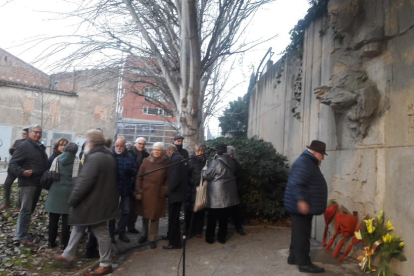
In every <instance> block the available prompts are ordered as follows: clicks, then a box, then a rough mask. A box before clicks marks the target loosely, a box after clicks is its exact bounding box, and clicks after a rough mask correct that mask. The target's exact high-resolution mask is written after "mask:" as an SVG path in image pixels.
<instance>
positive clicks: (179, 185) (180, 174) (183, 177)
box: [168, 151, 188, 204]
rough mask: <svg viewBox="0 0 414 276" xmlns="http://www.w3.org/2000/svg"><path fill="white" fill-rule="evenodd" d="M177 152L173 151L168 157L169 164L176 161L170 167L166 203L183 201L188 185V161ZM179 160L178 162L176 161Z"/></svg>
mask: <svg viewBox="0 0 414 276" xmlns="http://www.w3.org/2000/svg"><path fill="white" fill-rule="evenodd" d="M182 160H184V158H183V156H182V155H181V154H180V153H179V152H178V151H176V152H174V153H173V154H172V155H171V157H170V162H171V164H174V163H177V164H176V165H174V166H172V167H170V181H169V187H168V188H169V191H168V203H169V204H171V203H175V202H184V201H185V195H186V192H187V186H188V161H186V162H180V161H182ZM178 162H180V163H178Z"/></svg>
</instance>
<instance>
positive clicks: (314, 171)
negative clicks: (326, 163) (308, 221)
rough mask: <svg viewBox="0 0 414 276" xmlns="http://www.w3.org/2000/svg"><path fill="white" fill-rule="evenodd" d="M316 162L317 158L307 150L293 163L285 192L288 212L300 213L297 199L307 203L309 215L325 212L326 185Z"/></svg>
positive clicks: (317, 161)
mask: <svg viewBox="0 0 414 276" xmlns="http://www.w3.org/2000/svg"><path fill="white" fill-rule="evenodd" d="M318 164H319V160H318V159H317V158H316V157H315V156H314V155H313V154H312V153H310V152H309V151H307V150H305V151H304V152H303V153H302V154H301V156H299V157H298V159H296V161H295V162H294V163H293V165H292V169H291V171H290V175H289V179H288V183H287V186H286V192H285V209H286V211H287V212H288V213H290V214H296V215H297V214H300V213H299V211H298V207H297V202H298V201H299V200H304V201H306V202H307V203H308V204H309V208H310V212H309V215H320V214H322V213H323V212H325V209H326V204H327V200H328V199H327V197H328V187H327V184H326V181H325V178H324V177H323V175H322V172H321V170H320V168H319V165H318Z"/></svg>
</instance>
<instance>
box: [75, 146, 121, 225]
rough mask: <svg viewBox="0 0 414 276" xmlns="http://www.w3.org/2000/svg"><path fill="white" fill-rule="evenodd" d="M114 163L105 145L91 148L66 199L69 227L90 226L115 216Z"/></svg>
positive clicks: (116, 198)
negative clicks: (68, 206)
mask: <svg viewBox="0 0 414 276" xmlns="http://www.w3.org/2000/svg"><path fill="white" fill-rule="evenodd" d="M116 170H117V167H116V160H115V158H114V156H113V155H112V153H111V151H110V150H109V149H108V148H106V147H105V146H102V145H101V146H95V147H93V148H92V149H91V150H90V152H89V153H88V155H87V156H86V158H85V162H84V164H83V167H82V170H81V172H80V174H79V176H78V178H77V181H75V183H74V185H73V189H72V192H71V195H70V198H69V205H70V206H71V207H70V209H69V224H70V225H77V226H89V225H95V224H99V223H102V222H105V221H109V220H111V219H115V218H116V217H117V215H118V199H119V196H118V191H117V189H116V183H117V181H118V179H117V171H116Z"/></svg>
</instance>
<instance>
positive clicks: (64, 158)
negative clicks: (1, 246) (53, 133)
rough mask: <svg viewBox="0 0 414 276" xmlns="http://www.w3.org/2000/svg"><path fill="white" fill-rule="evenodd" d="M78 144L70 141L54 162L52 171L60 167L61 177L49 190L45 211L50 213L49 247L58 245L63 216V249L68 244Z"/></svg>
mask: <svg viewBox="0 0 414 276" xmlns="http://www.w3.org/2000/svg"><path fill="white" fill-rule="evenodd" d="M77 152H78V146H77V145H76V144H75V143H69V144H67V145H66V147H65V148H64V152H63V153H62V154H61V155H59V156H58V157H57V158H55V160H54V161H53V162H52V165H51V168H50V170H51V171H56V169H58V171H59V175H60V179H59V181H54V182H53V184H52V186H51V187H50V190H49V195H48V197H47V200H46V207H45V211H46V212H48V213H49V247H52V248H53V247H56V237H57V233H58V226H59V218H60V217H61V216H62V239H61V242H60V244H61V249H62V250H63V249H65V248H66V246H67V245H68V241H69V236H70V226H69V225H68V223H67V222H68V214H69V203H68V202H69V196H70V192H71V189H72V181H73V178H76V177H77V176H78V172H79V169H80V160H79V158H78V157H77V156H76V153H77Z"/></svg>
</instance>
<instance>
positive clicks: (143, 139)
mask: <svg viewBox="0 0 414 276" xmlns="http://www.w3.org/2000/svg"><path fill="white" fill-rule="evenodd" d="M139 140H142V141H144V142H145V143H146V142H147V139H145V138H144V137H138V138H137V139H136V140H135V143H138V142H139Z"/></svg>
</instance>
